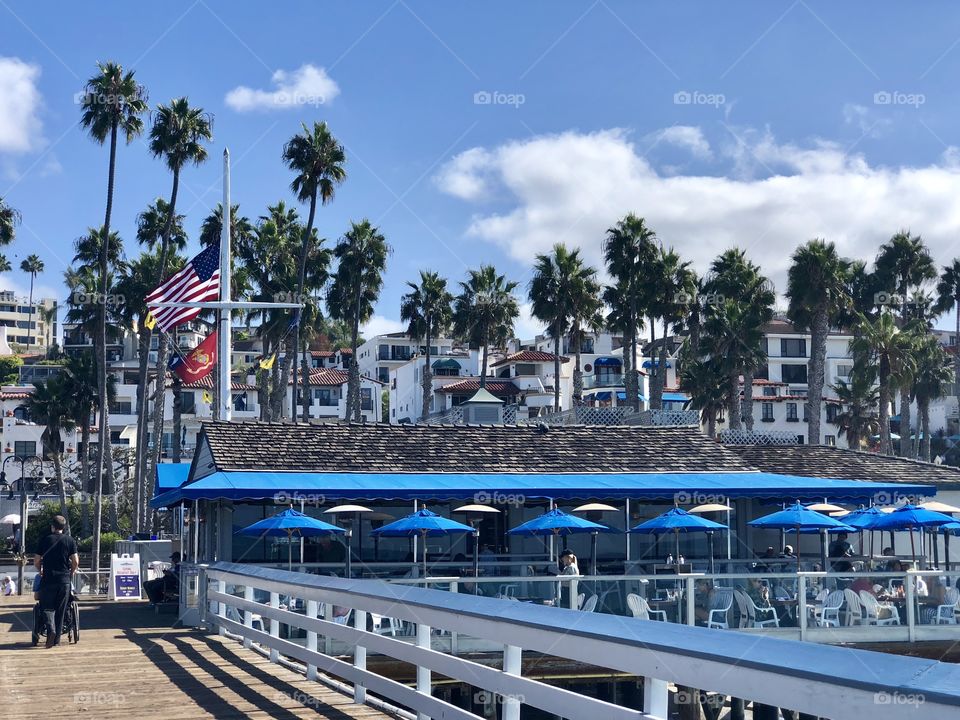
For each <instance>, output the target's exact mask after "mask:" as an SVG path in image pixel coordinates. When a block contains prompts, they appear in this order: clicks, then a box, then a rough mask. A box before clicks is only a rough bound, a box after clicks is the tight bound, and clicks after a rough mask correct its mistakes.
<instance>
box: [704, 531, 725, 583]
mask: <svg viewBox="0 0 960 720" xmlns="http://www.w3.org/2000/svg"><path fill="white" fill-rule="evenodd" d="M727 532H730V531H729V530H727ZM707 540H709V541H710V543H709V544H710V574H711V575H713V574H714V573H715V572H716V571H715V569H714V566H713V533H712V532H708V533H707Z"/></svg>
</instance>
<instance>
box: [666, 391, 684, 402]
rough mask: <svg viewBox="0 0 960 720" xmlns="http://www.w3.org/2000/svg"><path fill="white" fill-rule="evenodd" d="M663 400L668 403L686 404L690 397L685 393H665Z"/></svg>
mask: <svg viewBox="0 0 960 720" xmlns="http://www.w3.org/2000/svg"><path fill="white" fill-rule="evenodd" d="M663 399H664V400H666V401H667V402H686V401H687V400H689V399H690V396H689V395H687V394H685V393H674V392H665V393H664V394H663Z"/></svg>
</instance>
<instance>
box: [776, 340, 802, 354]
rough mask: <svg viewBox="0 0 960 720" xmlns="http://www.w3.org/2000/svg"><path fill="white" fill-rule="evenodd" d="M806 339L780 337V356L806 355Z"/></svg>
mask: <svg viewBox="0 0 960 720" xmlns="http://www.w3.org/2000/svg"><path fill="white" fill-rule="evenodd" d="M806 356H807V341H806V340H805V339H803V338H780V357H806Z"/></svg>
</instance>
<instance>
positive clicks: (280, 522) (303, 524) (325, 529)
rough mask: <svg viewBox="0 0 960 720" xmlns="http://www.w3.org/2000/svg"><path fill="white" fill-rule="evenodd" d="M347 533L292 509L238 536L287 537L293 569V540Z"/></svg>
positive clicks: (239, 532) (256, 524) (288, 567)
mask: <svg viewBox="0 0 960 720" xmlns="http://www.w3.org/2000/svg"><path fill="white" fill-rule="evenodd" d="M346 532H347V531H346V530H344V529H343V528H341V527H337V526H336V525H331V524H330V523H328V522H324V521H323V520H317V519H316V518H312V517H310V516H309V515H304V514H303V513H302V512H300V511H298V510H294V509H293V508H290V509H288V510H284V511H283V512H281V513H277V514H276V515H273V516H271V517H268V518H264V519H263V520H259V521H257V522H255V523H253V525H247V527H245V528H241V529H240V530H237V535H253V536H260V537H285V538H287V569H288V570H292V569H293V538H294V536H296V537H316V536H318V535H333V534H338V533H339V534H343V533H346ZM347 557H348V558H349V552H348V553H347Z"/></svg>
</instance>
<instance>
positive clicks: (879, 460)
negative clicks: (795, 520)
mask: <svg viewBox="0 0 960 720" xmlns="http://www.w3.org/2000/svg"><path fill="white" fill-rule="evenodd" d="M727 447H728V448H729V449H730V450H731V451H733V452H735V453H736V454H737V455H739V456H740V457H741V458H743V460H744V461H745V462H747V463H748V464H750V465H752V466H753V467H755V468H757V469H759V470H761V471H763V472H771V473H782V474H786V475H801V476H803V477H815V478H835V479H839V480H869V481H876V482H900V483H925V484H927V485H930V484H933V485H951V486H954V487H960V468H955V467H951V466H949V465H935V464H934V463H927V462H920V461H919V460H907V459H906V458H899V457H894V456H892V455H880V454H879V453H871V452H864V451H861V450H846V449H844V448H838V447H833V446H829V445H728V446H727Z"/></svg>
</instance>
